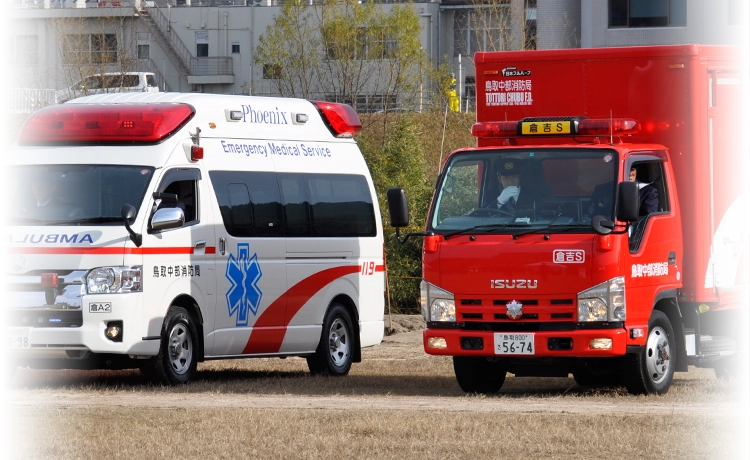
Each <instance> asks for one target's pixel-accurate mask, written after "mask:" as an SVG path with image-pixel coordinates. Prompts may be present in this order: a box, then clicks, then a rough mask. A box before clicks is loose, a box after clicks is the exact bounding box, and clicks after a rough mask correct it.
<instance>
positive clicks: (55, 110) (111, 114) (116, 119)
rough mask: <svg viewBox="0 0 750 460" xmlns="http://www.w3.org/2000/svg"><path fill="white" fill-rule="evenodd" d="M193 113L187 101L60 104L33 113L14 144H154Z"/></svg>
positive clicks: (169, 133)
mask: <svg viewBox="0 0 750 460" xmlns="http://www.w3.org/2000/svg"><path fill="white" fill-rule="evenodd" d="M193 115H195V109H194V108H193V107H192V106H190V105H188V104H176V103H158V104H61V105H53V106H49V107H45V108H43V109H41V110H38V111H37V112H34V113H33V114H32V115H31V116H30V117H29V119H28V120H27V121H26V123H25V124H24V125H23V127H22V128H21V132H20V133H19V134H18V143H19V144H21V145H30V144H60V143H73V144H86V143H122V142H139V143H158V142H161V141H163V140H164V139H166V138H168V137H169V136H171V135H172V134H174V133H175V132H177V130H179V129H180V128H181V127H182V126H183V125H184V124H185V123H187V122H188V120H190V119H191V118H192V117H193Z"/></svg>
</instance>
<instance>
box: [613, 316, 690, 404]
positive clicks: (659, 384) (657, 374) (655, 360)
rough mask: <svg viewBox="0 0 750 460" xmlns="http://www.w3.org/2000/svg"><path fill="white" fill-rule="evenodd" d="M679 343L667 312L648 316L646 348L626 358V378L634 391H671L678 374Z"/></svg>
mask: <svg viewBox="0 0 750 460" xmlns="http://www.w3.org/2000/svg"><path fill="white" fill-rule="evenodd" d="M676 352H677V346H676V344H675V338H674V331H673V329H672V324H671V323H670V322H669V318H667V315H665V314H664V313H662V312H661V311H659V310H654V311H653V313H651V318H650V319H649V320H648V337H647V338H646V349H645V350H644V351H643V352H641V353H638V354H630V355H626V356H625V358H624V360H625V361H624V368H623V375H622V377H623V380H624V381H625V387H626V388H627V389H628V392H629V393H630V394H649V393H656V394H659V395H663V394H665V393H666V392H667V391H669V387H670V385H672V377H674V367H675V364H676V359H677V356H676V355H675V353H676Z"/></svg>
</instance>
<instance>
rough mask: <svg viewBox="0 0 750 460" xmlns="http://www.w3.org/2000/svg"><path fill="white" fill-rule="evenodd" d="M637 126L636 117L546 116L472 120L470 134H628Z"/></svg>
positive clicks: (507, 135) (635, 131) (520, 135)
mask: <svg viewBox="0 0 750 460" xmlns="http://www.w3.org/2000/svg"><path fill="white" fill-rule="evenodd" d="M639 129H640V125H639V123H638V122H637V121H636V120H632V119H627V118H613V119H609V118H602V119H589V118H585V117H547V118H524V119H522V120H520V121H493V122H486V123H475V124H474V125H473V126H472V127H471V134H472V135H474V137H477V138H486V137H499V138H509V137H545V136H609V135H613V136H622V135H626V136H627V135H631V134H636V133H637V132H638V131H639Z"/></svg>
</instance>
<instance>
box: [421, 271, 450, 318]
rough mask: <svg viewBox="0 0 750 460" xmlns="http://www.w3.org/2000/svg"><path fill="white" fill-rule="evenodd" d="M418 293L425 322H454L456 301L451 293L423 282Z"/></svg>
mask: <svg viewBox="0 0 750 460" xmlns="http://www.w3.org/2000/svg"><path fill="white" fill-rule="evenodd" d="M419 291H420V304H421V307H422V317H424V319H425V321H435V322H453V323H455V322H456V301H455V298H454V296H453V294H452V293H450V292H448V291H445V290H443V289H440V288H439V287H437V286H435V285H433V284H430V283H428V282H427V281H424V280H422V283H421V284H420V286H419Z"/></svg>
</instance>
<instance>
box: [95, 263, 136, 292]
mask: <svg viewBox="0 0 750 460" xmlns="http://www.w3.org/2000/svg"><path fill="white" fill-rule="evenodd" d="M142 274H143V267H142V266H140V265H138V266H134V267H99V268H94V269H93V270H90V271H89V272H88V273H86V275H84V283H83V284H84V285H85V286H86V293H87V294H120V293H128V292H141V290H142V287H143V285H142V281H143V276H142Z"/></svg>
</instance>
